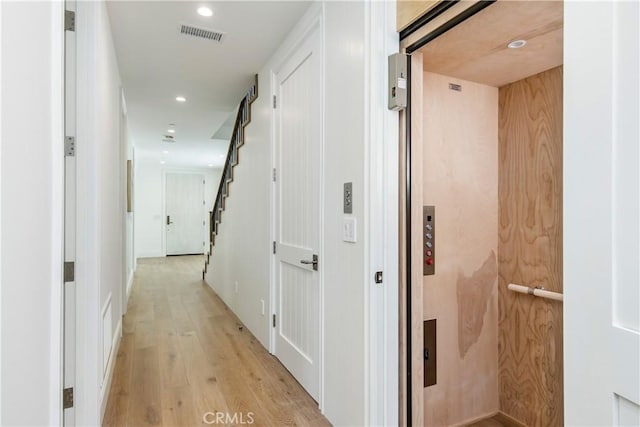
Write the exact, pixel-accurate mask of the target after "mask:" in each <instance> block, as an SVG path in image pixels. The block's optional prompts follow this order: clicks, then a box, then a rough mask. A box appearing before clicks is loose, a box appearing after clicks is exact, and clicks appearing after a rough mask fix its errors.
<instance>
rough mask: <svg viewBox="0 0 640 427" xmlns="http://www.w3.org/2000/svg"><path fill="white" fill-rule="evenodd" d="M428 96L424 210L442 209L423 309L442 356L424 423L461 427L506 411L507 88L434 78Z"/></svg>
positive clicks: (427, 395) (427, 394)
mask: <svg viewBox="0 0 640 427" xmlns="http://www.w3.org/2000/svg"><path fill="white" fill-rule="evenodd" d="M449 83H455V84H459V85H461V86H462V91H461V92H457V91H454V90H450V89H449ZM423 93H424V147H423V148H424V149H423V159H424V164H423V174H424V175H423V182H424V186H423V201H424V204H426V205H435V207H436V215H435V217H436V253H435V256H436V274H435V275H433V276H426V277H424V281H423V284H424V302H423V307H424V318H425V320H426V319H434V318H435V319H437V354H438V363H437V365H438V366H437V384H436V385H434V386H430V387H427V388H425V389H424V413H425V419H424V421H425V425H427V426H453V425H458V424H462V423H464V422H465V421H470V420H473V419H477V418H479V417H482V416H485V415H489V414H492V413H494V412H496V411H497V410H498V290H497V276H498V265H497V262H498V260H497V251H498V89H497V88H494V87H490V86H486V85H482V84H478V83H472V82H467V81H461V80H459V79H454V78H449V77H446V76H442V75H438V74H433V73H429V72H427V73H424V91H423Z"/></svg>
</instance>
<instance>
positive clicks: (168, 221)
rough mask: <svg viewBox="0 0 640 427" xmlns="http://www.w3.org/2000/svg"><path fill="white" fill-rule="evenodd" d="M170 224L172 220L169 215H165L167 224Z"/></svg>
mask: <svg viewBox="0 0 640 427" xmlns="http://www.w3.org/2000/svg"><path fill="white" fill-rule="evenodd" d="M171 224H173V221H171V216H169V215H167V225H171Z"/></svg>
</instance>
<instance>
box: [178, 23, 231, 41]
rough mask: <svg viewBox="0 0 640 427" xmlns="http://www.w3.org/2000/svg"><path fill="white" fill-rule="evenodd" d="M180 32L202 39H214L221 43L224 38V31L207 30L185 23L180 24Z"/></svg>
mask: <svg viewBox="0 0 640 427" xmlns="http://www.w3.org/2000/svg"><path fill="white" fill-rule="evenodd" d="M180 34H185V35H187V36H193V37H198V38H201V39H207V40H213V41H216V42H218V43H221V42H222V38H223V37H224V33H220V32H218V31H213V30H207V29H206V28H198V27H194V26H192V25H185V24H180Z"/></svg>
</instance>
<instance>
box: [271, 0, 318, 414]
mask: <svg viewBox="0 0 640 427" xmlns="http://www.w3.org/2000/svg"><path fill="white" fill-rule="evenodd" d="M323 17H324V4H320V3H314V4H313V5H311V6H310V7H309V10H308V11H307V12H306V13H305V15H304V16H303V17H302V19H301V20H300V21H299V22H298V24H297V25H296V26H295V27H294V29H293V30H292V31H291V32H290V33H289V35H288V36H287V37H286V38H285V41H284V42H283V43H282V45H281V47H280V48H279V49H278V50H277V51H276V53H275V54H274V55H273V56H272V58H271V60H270V61H269V66H268V69H269V72H268V73H265V74H266V75H267V76H268V77H269V85H270V90H269V92H268V93H269V97H273V96H275V95H276V87H277V74H278V72H279V70H280V69H281V68H282V67H283V66H284V64H285V63H286V62H287V60H288V59H289V58H290V57H291V55H293V54H294V53H295V51H296V49H297V48H298V47H299V46H300V45H301V44H302V43H304V41H305V40H306V39H307V37H309V35H311V33H312V32H313V31H314V30H316V29H317V31H318V32H319V34H318V37H319V39H320V58H321V59H320V61H321V63H322V69H321V71H320V79H321V81H322V88H321V90H320V93H321V94H322V99H321V107H320V108H321V111H322V118H321V123H320V129H321V133H322V135H321V136H320V143H321V146H322V147H321V150H320V152H321V159H320V162H321V165H320V195H319V196H320V230H318V233H319V248H318V252H319V257H320V260H324V259H325V256H324V244H323V242H324V220H323V218H324V167H323V164H324V94H325V91H324V79H325V77H324V76H325V73H324V62H325V61H324V19H323ZM276 120H277V111H276V110H272V111H271V130H270V131H271V132H270V145H271V168H275V167H276V134H275V130H276ZM269 211H270V220H269V224H270V228H271V231H270V235H271V240H272V241H276V240H277V238H276V234H277V224H276V222H277V218H276V183H274V182H272V183H271V197H270V209H269ZM275 262H276V258H275V256H274V255H273V254H272V255H271V262H270V263H269V265H270V277H269V317H268V318H267V320H266V321H267V322H271V316H273V315H274V314H275V307H276V265H275ZM323 271H324V263H323V262H321V263H320V269H319V271H318V274H319V278H318V284H319V286H320V301H319V316H320V318H319V327H320V331H319V333H320V343H319V351H318V355H319V376H320V380H319V393H318V396H319V397H318V406H319V408H320V411H321V412H322V410H323V403H324V326H323V325H324V297H323V295H324V273H323ZM275 334H276V330H275V328H269V352H270V353H272V354H274V352H275V341H276V335H275Z"/></svg>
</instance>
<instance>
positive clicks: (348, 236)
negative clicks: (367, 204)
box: [342, 217, 358, 243]
mask: <svg viewBox="0 0 640 427" xmlns="http://www.w3.org/2000/svg"><path fill="white" fill-rule="evenodd" d="M357 235H358V233H357V226H356V219H355V218H353V217H344V219H343V221H342V240H343V241H345V242H350V243H355V242H356V241H357Z"/></svg>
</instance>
